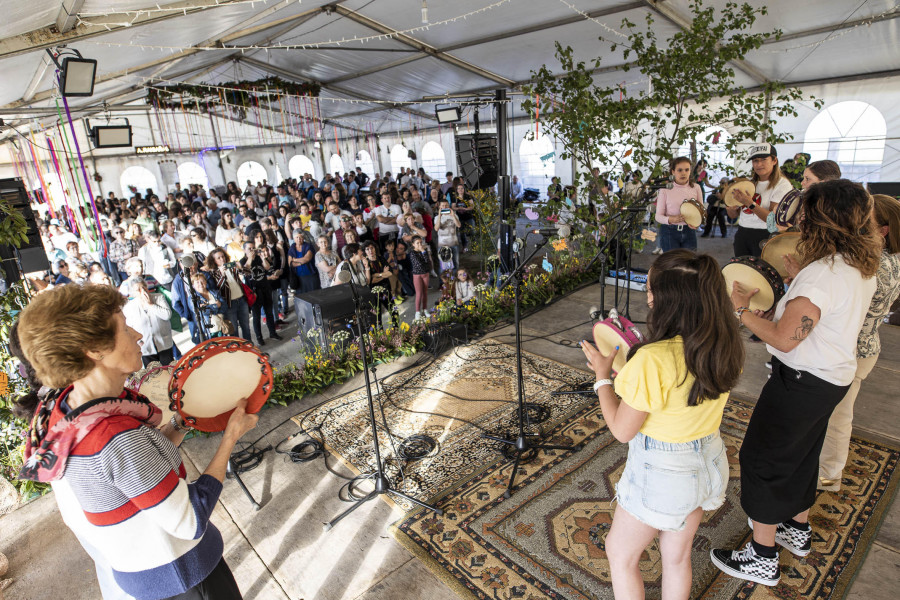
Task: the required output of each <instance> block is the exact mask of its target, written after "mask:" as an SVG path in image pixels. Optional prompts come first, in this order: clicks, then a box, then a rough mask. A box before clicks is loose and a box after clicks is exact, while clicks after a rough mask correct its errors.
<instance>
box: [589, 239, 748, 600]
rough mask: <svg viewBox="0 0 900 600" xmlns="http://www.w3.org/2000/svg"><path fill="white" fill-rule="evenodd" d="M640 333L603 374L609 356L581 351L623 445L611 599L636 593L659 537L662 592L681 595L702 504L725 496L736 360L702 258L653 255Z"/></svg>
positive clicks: (716, 276)
mask: <svg viewBox="0 0 900 600" xmlns="http://www.w3.org/2000/svg"><path fill="white" fill-rule="evenodd" d="M647 306H649V308H650V312H649V314H648V317H647V329H648V336H647V341H646V342H645V343H643V344H641V345H639V346H636V347H635V348H632V350H631V352H630V353H629V357H628V358H629V360H628V362H627V363H626V364H625V366H624V367H623V368H622V370H621V371H620V372H619V374H618V376H617V377H616V382H615V388H613V383H612V381H611V380H610V376H611V375H610V374H611V371H612V364H613V359H614V358H615V356H616V354H617V351H618V348H617V349H616V350H613V351H612V352H611V353H610V354H609V355H608V356H607V355H604V354H603V353H602V352H600V351H599V350H597V348H596V347H595V346H594V345H593V344H592V343H590V342H586V341H585V342H582V343H581V345H582V350H584V354H585V356H586V357H587V359H588V363H589V364H590V366H591V368H592V369H593V370H594V372H595V373H596V374H597V384H596V385H595V389H596V390H597V393H598V395H599V398H600V407H601V409H602V411H603V417H604V419H605V420H606V424H607V426H608V427H609V430H610V432H611V433H612V434H613V435H614V436H615V438H616V439H617V440H619V441H620V442H623V443H624V442H627V443H628V460H627V462H626V465H625V470H624V472H623V474H622V478H621V479H620V480H619V483H618V484H617V485H616V496H617V500H618V505H617V506H616V512H615V515H614V517H613V524H612V527H611V529H610V532H609V534H608V535H607V537H606V552H607V555H608V557H609V565H610V570H611V575H612V584H613V592H614V593H615V596H616V597H617V598H638V597H643V595H644V592H643V586H644V584H643V580H642V578H641V572H640V568H639V562H640V557H641V554H642V553H643V552H644V550H645V549H646V548H647V546H649V545H650V543H651V542H652V541H653V539H654V538H655V537H656V536H657V535H659V548H660V552H661V554H662V564H663V576H662V595H663V597H664V598H687V597H688V596H689V594H690V591H691V545H692V542H693V539H694V534H695V533H696V531H697V528H698V526H699V525H700V520H701V518H702V516H703V511H704V510H714V509H716V508H718V507H719V506H721V504H722V503H723V502H724V500H725V489H726V486H727V484H728V458H727V456H726V454H725V446H724V444H723V443H722V438H721V437H720V436H719V424H720V423H721V420H722V411H723V410H724V407H725V401H726V400H727V398H728V392H729V391H730V390H731V388H732V387H733V386H734V385H735V384H736V383H737V380H738V376H739V375H740V372H741V367H742V365H743V362H744V347H743V344H742V342H741V338H740V335H739V333H738V322H737V320H736V319H735V318H734V314H733V310H732V308H731V299H730V298H729V295H728V291H727V289H726V286H725V279H724V277H722V273H721V271H720V270H719V265H718V263H717V262H716V261H715V259H713V258H712V257H711V256H709V255H706V254H701V255H698V254H695V253H694V252H693V251H691V250H685V249H679V250H672V251H670V252H666V253H665V254H663V255H662V256H660V257H659V258H658V259H657V260H656V262H655V263H654V264H653V267H652V268H651V269H650V273H649V277H648V282H647Z"/></svg>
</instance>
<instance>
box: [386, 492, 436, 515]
mask: <svg viewBox="0 0 900 600" xmlns="http://www.w3.org/2000/svg"><path fill="white" fill-rule="evenodd" d="M387 493H388V494H394V495H395V496H399V497H400V498H403V499H404V500H408V501H409V502H412V503H413V504H416V505H418V506H421V507H422V508H424V509H426V510H430V511H434V514H436V515H437V516H441V515H443V514H444V511H442V510H441V509H439V508H437V507H436V506H432V505H430V504H427V503H425V502H422V501H421V500H416V499H415V498H413V497H412V496H408V495H406V494H404V493H403V492H398V491H397V490H388V491H387Z"/></svg>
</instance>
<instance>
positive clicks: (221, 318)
mask: <svg viewBox="0 0 900 600" xmlns="http://www.w3.org/2000/svg"><path fill="white" fill-rule="evenodd" d="M209 321H210V323H211V324H212V328H211V329H210V333H221V334H222V335H234V324H233V323H232V322H231V321H230V320H228V319H226V318H225V315H211V316H210V317H209Z"/></svg>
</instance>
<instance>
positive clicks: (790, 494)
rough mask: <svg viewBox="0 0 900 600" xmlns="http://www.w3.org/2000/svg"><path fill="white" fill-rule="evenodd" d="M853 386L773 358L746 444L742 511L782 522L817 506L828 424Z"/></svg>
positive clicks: (761, 520)
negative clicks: (817, 488) (817, 490)
mask: <svg viewBox="0 0 900 600" xmlns="http://www.w3.org/2000/svg"><path fill="white" fill-rule="evenodd" d="M848 389H850V386H849V385H835V384H833V383H829V382H827V381H825V380H824V379H820V378H819V377H816V376H815V375H812V374H811V373H807V372H806V371H796V370H794V369H792V368H790V367H788V366H787V365H785V364H784V363H782V362H781V361H780V360H778V359H777V358H775V357H774V356H773V357H772V376H771V377H770V378H769V381H768V382H767V383H766V385H765V386H764V387H763V390H762V393H761V394H760V395H759V401H758V402H757V403H756V406H755V407H754V409H753V416H751V417H750V423H749V424H748V425H747V434H746V435H745V436H744V441H743V443H742V444H741V450H740V464H741V506H742V507H743V508H744V512H746V513H747V516H748V517H750V518H751V519H753V520H754V521H757V522H759V523H767V524H769V525H775V524H777V523H782V522H784V521H786V520H788V519H790V518H792V517H794V516H795V515H798V514H800V513H802V512H803V511H804V510H807V509H808V508H809V507H811V506H812V505H813V504H814V503H815V501H816V483H817V482H818V478H819V454H820V453H821V452H822V444H823V443H824V442H825V433H826V432H827V431H828V419H829V418H830V417H831V413H832V412H833V411H834V408H835V407H836V406H837V405H838V403H839V402H840V401H841V400H842V399H843V397H844V395H845V394H846V393H847V390H848Z"/></svg>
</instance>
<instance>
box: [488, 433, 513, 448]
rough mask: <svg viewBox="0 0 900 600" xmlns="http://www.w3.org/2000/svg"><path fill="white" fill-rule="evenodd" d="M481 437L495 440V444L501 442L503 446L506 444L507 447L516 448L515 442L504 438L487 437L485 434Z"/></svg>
mask: <svg viewBox="0 0 900 600" xmlns="http://www.w3.org/2000/svg"><path fill="white" fill-rule="evenodd" d="M481 437H482V438H483V439H486V440H494V441H495V442H501V443H503V444H506V445H507V446H515V445H516V442H515V440H507V439H504V438H502V437H497V436H495V435H487V434H486V433H485V434H482V436H481Z"/></svg>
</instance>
